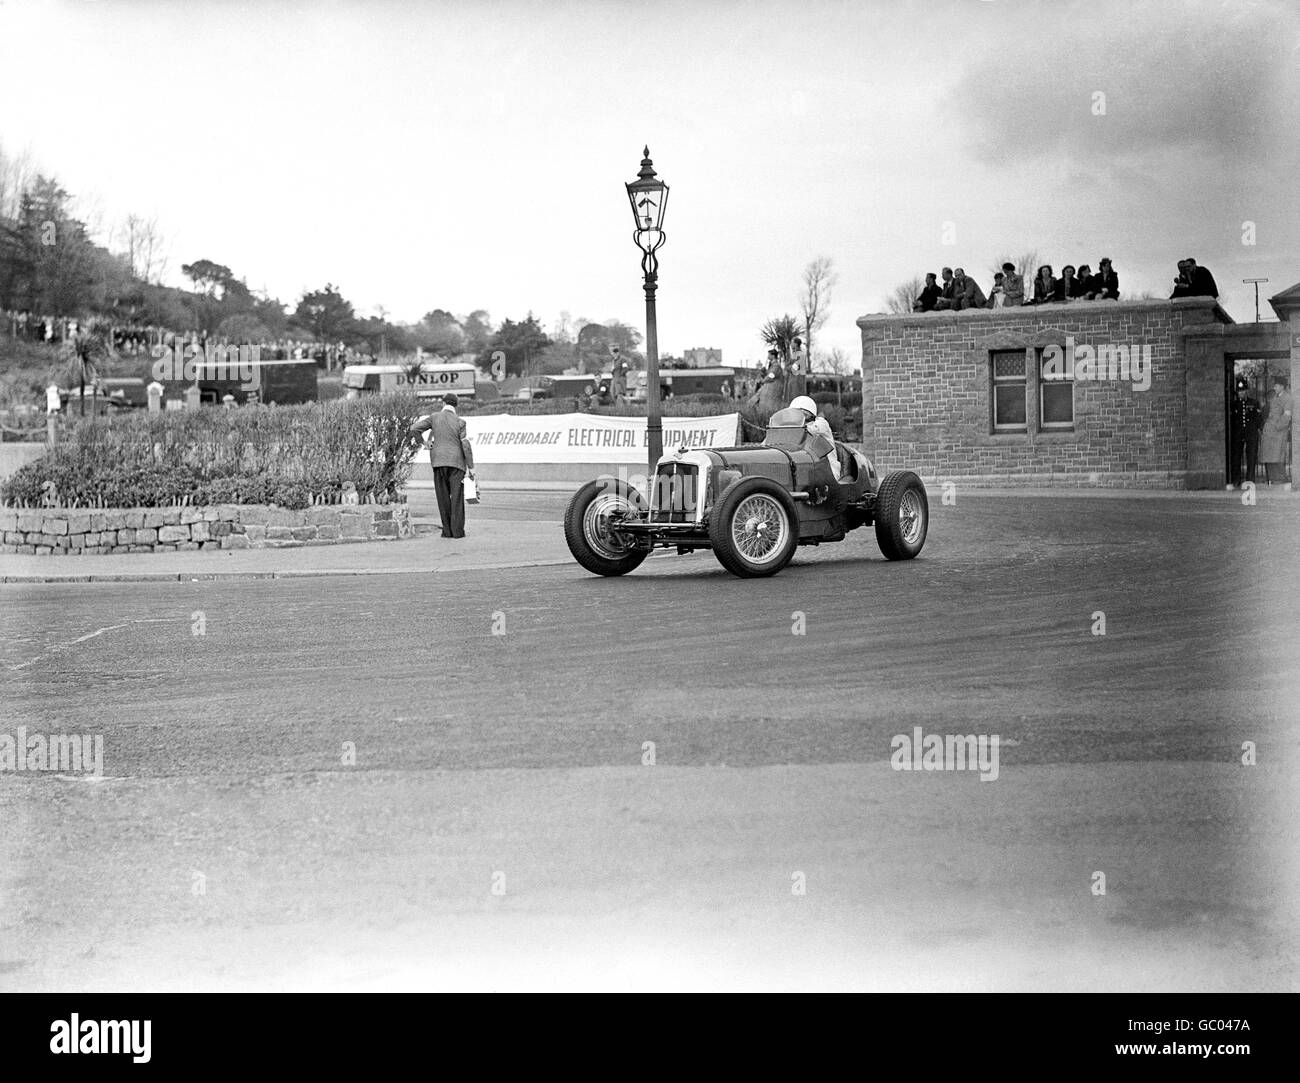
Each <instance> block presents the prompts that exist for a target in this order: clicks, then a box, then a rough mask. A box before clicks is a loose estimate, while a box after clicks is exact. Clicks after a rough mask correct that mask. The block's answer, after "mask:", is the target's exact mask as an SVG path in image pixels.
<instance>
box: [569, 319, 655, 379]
mask: <svg viewBox="0 0 1300 1083" xmlns="http://www.w3.org/2000/svg"><path fill="white" fill-rule="evenodd" d="M640 344H641V332H640V331H638V330H637V329H636V328H635V327H631V326H629V325H628V324H625V323H622V322H620V321H619V320H607V321H606V322H605V323H587V324H584V325H583V327H582V330H580V331H579V332H578V341H577V354H578V367H579V368H580V369H581V370H582V371H583V372H601V371H603V370H604V369H607V368H608V367H609V364H610V358H611V355H610V352H609V348H610V347H611V346H617V347H618V348H619V353H620V355H621V356H622V357H623V358H625V359H626V360H627V362H628V363H629V364H630V365H633V366H634V367H636V368H644V367H645V356H644V355H643V354H642V353H640V352H639V351H638V350H637V347H638V346H639V345H640Z"/></svg>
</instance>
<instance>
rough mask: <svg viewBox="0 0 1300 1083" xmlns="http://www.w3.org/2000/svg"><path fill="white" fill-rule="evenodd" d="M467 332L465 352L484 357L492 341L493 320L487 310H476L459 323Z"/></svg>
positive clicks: (463, 317)
mask: <svg viewBox="0 0 1300 1083" xmlns="http://www.w3.org/2000/svg"><path fill="white" fill-rule="evenodd" d="M458 322H459V323H460V326H461V329H462V330H463V331H464V332H465V352H466V353H472V354H475V355H482V353H483V351H484V350H486V349H487V345H488V343H489V342H491V341H492V334H493V332H492V318H491V317H490V316H489V315H488V314H487V310H486V309H482V308H476V309H475V310H474V311H473V312H471V313H470V314H469V315H468V316H462V317H461V318H460V320H459V321H458Z"/></svg>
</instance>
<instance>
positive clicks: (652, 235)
mask: <svg viewBox="0 0 1300 1083" xmlns="http://www.w3.org/2000/svg"><path fill="white" fill-rule="evenodd" d="M626 187H627V198H628V202H630V203H631V204H632V218H633V220H634V221H635V222H636V232H635V233H634V234H633V235H632V240H633V242H634V243H635V244H636V246H637V247H638V248H640V249H641V252H642V256H641V270H642V272H643V273H644V274H645V283H644V288H645V358H646V389H645V394H646V437H647V439H648V441H649V444H650V473H651V475H653V474H654V469H655V466H656V465H657V464H658V462H659V457H660V456H661V455H662V454H663V450H664V446H663V444H664V423H663V414H662V411H661V407H660V403H659V336H658V328H657V327H656V325H655V289H656V288H657V287H658V284H659V260H658V259H657V258H656V256H655V252H656V251H658V249H659V247H660V246H661V245H662V244H663V243H664V241H665V240H666V239H667V235H666V234H665V233H664V230H663V225H664V210H665V208H666V207H667V205H668V185H666V184H665V183H664V182H663V181H661V180H659V179H658V177H656V176H655V169H654V163H653V162H652V161H650V148H649V147H646V148H645V151H644V157H643V158H642V159H641V172H640V174H639V175H638V176H637V179H636V180H634V181H632V182H631V183H630V184H628V185H626Z"/></svg>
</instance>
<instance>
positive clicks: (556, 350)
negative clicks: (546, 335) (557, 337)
mask: <svg viewBox="0 0 1300 1083" xmlns="http://www.w3.org/2000/svg"><path fill="white" fill-rule="evenodd" d="M577 363H578V351H577V350H576V349H575V347H574V345H573V343H572V342H552V343H551V344H550V345H549V346H544V347H543V348H542V350H541V352H540V353H539V354H538V358H537V365H536V368H537V371H538V372H539V373H541V374H542V375H543V376H558V375H560V373H562V372H564V371H566V370H567V369H571V368H574V367H576V366H577Z"/></svg>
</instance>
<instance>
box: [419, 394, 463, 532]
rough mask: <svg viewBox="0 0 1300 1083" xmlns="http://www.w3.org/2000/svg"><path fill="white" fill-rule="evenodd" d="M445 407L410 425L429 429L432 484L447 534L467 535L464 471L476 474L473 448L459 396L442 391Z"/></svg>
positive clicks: (443, 530) (420, 429) (439, 513)
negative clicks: (445, 393) (462, 417)
mask: <svg viewBox="0 0 1300 1083" xmlns="http://www.w3.org/2000/svg"><path fill="white" fill-rule="evenodd" d="M442 403H443V405H442V409H441V410H439V411H438V412H437V413H436V414H426V415H425V416H424V417H422V418H420V419H419V420H418V421H417V422H416V423H415V424H414V425H412V426H411V432H413V433H416V434H419V433H422V432H428V433H429V465H430V466H432V467H433V488H434V491H435V492H436V493H437V496H438V517H439V518H440V519H441V520H442V536H443V537H444V538H463V537H464V536H465V487H464V484H463V483H464V481H465V474H466V473H467V472H468V473H469V476H470V477H471V478H472V477H473V476H474V448H473V447H472V446H471V444H470V442H469V437H468V436H467V435H466V431H465V422H464V421H463V420H461V418H460V417H459V416H458V415H457V413H456V407H457V405H458V404H459V403H460V400H459V399H458V398H456V396H455V395H443V397H442Z"/></svg>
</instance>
